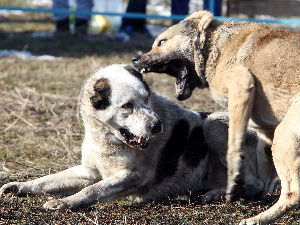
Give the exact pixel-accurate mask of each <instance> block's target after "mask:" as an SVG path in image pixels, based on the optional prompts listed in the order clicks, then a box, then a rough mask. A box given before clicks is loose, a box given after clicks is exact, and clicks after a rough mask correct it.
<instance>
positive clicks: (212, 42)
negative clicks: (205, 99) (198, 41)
mask: <svg viewBox="0 0 300 225" xmlns="http://www.w3.org/2000/svg"><path fill="white" fill-rule="evenodd" d="M244 26H245V23H243V22H240V23H236V22H233V21H224V22H222V21H217V20H214V21H213V22H212V23H211V25H210V26H209V28H208V29H207V31H206V32H207V36H206V41H205V45H204V50H203V52H204V57H206V60H205V66H204V68H205V69H204V76H205V79H206V81H207V82H208V84H210V82H211V80H212V77H213V76H214V74H215V70H216V65H217V62H218V58H219V56H220V54H221V49H222V48H224V45H226V43H228V41H229V40H230V39H232V38H233V37H234V36H235V34H237V33H238V32H239V31H240V30H241V29H243V28H244Z"/></svg>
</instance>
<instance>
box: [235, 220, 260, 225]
mask: <svg viewBox="0 0 300 225" xmlns="http://www.w3.org/2000/svg"><path fill="white" fill-rule="evenodd" d="M258 224H259V223H256V222H255V221H252V220H251V219H245V220H242V221H241V222H240V223H239V225H258Z"/></svg>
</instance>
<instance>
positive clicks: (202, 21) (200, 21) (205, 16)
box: [186, 10, 214, 32]
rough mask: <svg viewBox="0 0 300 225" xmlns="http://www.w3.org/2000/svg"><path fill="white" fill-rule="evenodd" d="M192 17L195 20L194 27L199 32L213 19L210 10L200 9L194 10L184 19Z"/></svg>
mask: <svg viewBox="0 0 300 225" xmlns="http://www.w3.org/2000/svg"><path fill="white" fill-rule="evenodd" d="M190 19H193V20H194V21H195V23H194V24H195V25H196V26H195V27H196V29H197V30H198V31H199V32H202V31H205V30H206V28H207V27H208V26H209V24H210V23H211V22H212V21H213V20H214V16H213V14H212V13H211V12H209V11H205V10H201V11H198V12H194V13H193V14H192V15H190V16H189V17H187V18H186V20H190Z"/></svg>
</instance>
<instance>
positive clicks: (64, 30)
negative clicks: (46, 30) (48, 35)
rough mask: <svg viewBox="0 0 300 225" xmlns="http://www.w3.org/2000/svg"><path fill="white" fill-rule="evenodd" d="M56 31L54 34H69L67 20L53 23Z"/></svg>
mask: <svg viewBox="0 0 300 225" xmlns="http://www.w3.org/2000/svg"><path fill="white" fill-rule="evenodd" d="M55 25H56V30H55V34H69V33H70V27H69V18H66V19H63V20H58V21H56V22H55Z"/></svg>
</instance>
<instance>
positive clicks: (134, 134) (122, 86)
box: [80, 64, 162, 149]
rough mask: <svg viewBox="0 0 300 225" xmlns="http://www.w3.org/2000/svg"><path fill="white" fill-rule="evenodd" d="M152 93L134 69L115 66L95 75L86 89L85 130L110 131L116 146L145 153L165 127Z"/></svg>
mask: <svg viewBox="0 0 300 225" xmlns="http://www.w3.org/2000/svg"><path fill="white" fill-rule="evenodd" d="M150 98H151V90H150V88H149V86H148V85H147V84H146V83H145V81H144V80H143V78H142V75H141V74H140V73H139V72H138V71H136V70H135V69H134V68H132V67H130V66H127V65H123V64H114V65H111V66H108V67H105V68H103V69H100V70H99V71H97V72H96V73H95V74H93V75H92V76H91V77H90V78H89V79H88V80H87V82H86V84H85V85H84V86H83V88H82V93H81V103H80V105H81V115H82V118H83V121H84V124H85V126H92V129H91V130H95V131H96V132H103V130H97V127H96V124H97V123H99V122H100V123H101V124H102V125H104V126H105V127H106V129H105V130H106V132H108V133H110V134H112V135H113V136H114V138H112V140H110V141H112V142H115V143H118V142H121V141H122V142H124V143H126V144H127V145H129V146H131V147H135V148H141V149H145V148H147V147H148V145H149V143H150V141H151V138H152V137H153V136H155V135H156V134H158V133H160V132H161V131H162V124H161V122H160V120H159V117H158V116H157V114H156V113H155V112H154V111H153V109H152V107H151V105H150Z"/></svg>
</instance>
